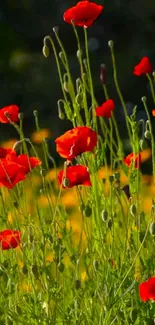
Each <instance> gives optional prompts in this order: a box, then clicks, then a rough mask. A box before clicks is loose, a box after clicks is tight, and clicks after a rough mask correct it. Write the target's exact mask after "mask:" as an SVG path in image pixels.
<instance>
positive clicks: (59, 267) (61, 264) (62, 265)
mask: <svg viewBox="0 0 155 325" xmlns="http://www.w3.org/2000/svg"><path fill="white" fill-rule="evenodd" d="M64 269H65V266H64V263H62V262H60V263H59V264H58V270H59V271H60V273H62V272H63V271H64Z"/></svg>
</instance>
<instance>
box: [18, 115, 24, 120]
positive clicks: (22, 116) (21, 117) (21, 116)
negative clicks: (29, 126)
mask: <svg viewBox="0 0 155 325" xmlns="http://www.w3.org/2000/svg"><path fill="white" fill-rule="evenodd" d="M18 118H19V120H20V121H23V118H24V113H19V114H18Z"/></svg>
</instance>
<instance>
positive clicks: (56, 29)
mask: <svg viewBox="0 0 155 325" xmlns="http://www.w3.org/2000/svg"><path fill="white" fill-rule="evenodd" d="M58 31H59V27H58V26H55V27H53V32H54V33H55V34H57V33H58Z"/></svg>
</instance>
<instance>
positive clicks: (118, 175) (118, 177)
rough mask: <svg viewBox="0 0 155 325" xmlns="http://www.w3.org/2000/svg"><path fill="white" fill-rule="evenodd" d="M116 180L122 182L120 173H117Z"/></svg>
mask: <svg viewBox="0 0 155 325" xmlns="http://www.w3.org/2000/svg"><path fill="white" fill-rule="evenodd" d="M114 178H115V180H116V181H119V180H120V173H115V174H114Z"/></svg>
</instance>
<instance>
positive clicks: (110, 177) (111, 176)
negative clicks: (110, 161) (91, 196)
mask: <svg viewBox="0 0 155 325" xmlns="http://www.w3.org/2000/svg"><path fill="white" fill-rule="evenodd" d="M113 181H114V176H113V175H110V176H109V182H110V184H112V183H113Z"/></svg>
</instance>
